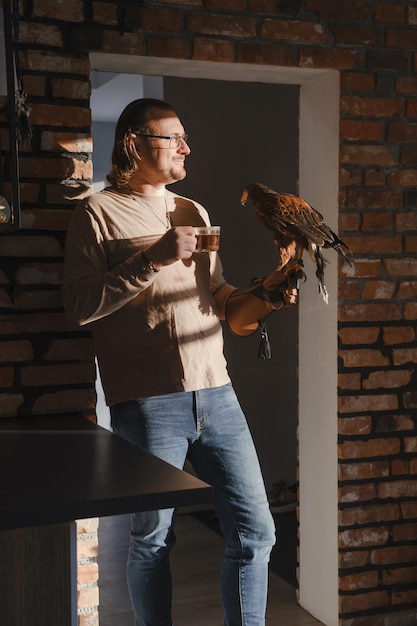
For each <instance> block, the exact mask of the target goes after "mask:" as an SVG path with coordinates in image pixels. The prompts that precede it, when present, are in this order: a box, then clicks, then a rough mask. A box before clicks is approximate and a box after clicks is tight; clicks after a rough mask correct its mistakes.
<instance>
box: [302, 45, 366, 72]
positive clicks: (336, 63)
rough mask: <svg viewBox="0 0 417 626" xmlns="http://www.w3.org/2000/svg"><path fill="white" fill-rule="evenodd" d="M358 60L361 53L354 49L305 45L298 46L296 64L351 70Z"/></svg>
mask: <svg viewBox="0 0 417 626" xmlns="http://www.w3.org/2000/svg"><path fill="white" fill-rule="evenodd" d="M358 57H359V58H358ZM360 60H361V54H360V53H358V52H356V51H351V50H343V49H331V48H319V47H317V48H313V47H310V46H306V47H303V48H300V52H299V62H298V65H299V67H311V68H332V69H335V70H346V69H347V70H351V69H352V68H354V67H355V66H356V64H357V63H360Z"/></svg>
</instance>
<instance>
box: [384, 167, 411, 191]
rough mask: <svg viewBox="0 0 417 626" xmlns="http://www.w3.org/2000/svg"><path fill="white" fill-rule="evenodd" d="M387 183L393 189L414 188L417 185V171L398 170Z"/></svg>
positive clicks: (388, 178) (390, 176) (388, 177)
mask: <svg viewBox="0 0 417 626" xmlns="http://www.w3.org/2000/svg"><path fill="white" fill-rule="evenodd" d="M387 183H388V185H390V186H392V187H412V186H415V185H416V184H417V170H416V169H413V170H410V169H408V170H406V169H403V170H398V171H397V172H392V173H391V174H388V176H387Z"/></svg>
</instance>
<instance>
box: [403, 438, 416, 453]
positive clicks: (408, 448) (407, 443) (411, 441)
mask: <svg viewBox="0 0 417 626" xmlns="http://www.w3.org/2000/svg"><path fill="white" fill-rule="evenodd" d="M416 451H417V441H416V438H415V437H406V438H405V439H404V452H407V453H412V452H416Z"/></svg>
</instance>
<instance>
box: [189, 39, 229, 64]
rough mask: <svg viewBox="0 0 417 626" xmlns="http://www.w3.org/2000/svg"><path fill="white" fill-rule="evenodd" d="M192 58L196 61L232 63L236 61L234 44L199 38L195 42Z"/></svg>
mask: <svg viewBox="0 0 417 626" xmlns="http://www.w3.org/2000/svg"><path fill="white" fill-rule="evenodd" d="M192 58H193V59H196V60H205V61H219V62H223V63H227V62H230V63H231V62H232V61H234V49H233V44H232V42H230V41H222V40H219V39H209V38H207V37H199V38H198V39H196V40H194V42H193V57H192Z"/></svg>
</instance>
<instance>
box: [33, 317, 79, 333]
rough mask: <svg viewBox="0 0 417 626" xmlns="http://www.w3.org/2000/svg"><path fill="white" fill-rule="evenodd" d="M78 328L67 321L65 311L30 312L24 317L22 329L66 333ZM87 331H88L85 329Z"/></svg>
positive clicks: (36, 331) (34, 331)
mask: <svg viewBox="0 0 417 626" xmlns="http://www.w3.org/2000/svg"><path fill="white" fill-rule="evenodd" d="M74 330H77V331H78V332H79V331H80V329H79V328H78V326H74V325H73V324H71V322H70V321H69V319H68V317H67V316H66V315H65V313H32V314H27V315H25V317H24V331H25V332H28V333H59V334H61V333H66V332H69V331H74ZM87 332H88V331H87Z"/></svg>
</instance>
